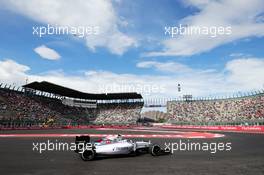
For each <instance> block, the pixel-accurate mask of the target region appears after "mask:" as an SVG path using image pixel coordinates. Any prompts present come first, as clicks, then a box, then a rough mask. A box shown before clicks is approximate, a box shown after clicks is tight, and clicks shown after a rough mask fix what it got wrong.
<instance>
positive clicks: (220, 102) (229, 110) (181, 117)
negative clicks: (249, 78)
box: [167, 91, 264, 124]
mask: <svg viewBox="0 0 264 175" xmlns="http://www.w3.org/2000/svg"><path fill="white" fill-rule="evenodd" d="M167 112H168V114H169V116H168V120H170V121H171V122H173V123H178V124H179V123H185V124H186V123H187V124H194V123H195V124H199V123H203V124H210V123H213V124H216V123H219V124H223V123H240V124H241V123H247V122H250V123H252V122H253V123H254V122H255V123H263V121H264V93H263V92H261V91H259V92H256V93H254V94H251V95H246V96H240V97H232V98H222V99H205V98H204V99H188V100H173V101H168V102H167Z"/></svg>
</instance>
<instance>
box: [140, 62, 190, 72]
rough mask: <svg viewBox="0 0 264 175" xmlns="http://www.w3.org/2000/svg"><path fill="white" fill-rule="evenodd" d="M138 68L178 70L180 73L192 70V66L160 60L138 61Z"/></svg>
mask: <svg viewBox="0 0 264 175" xmlns="http://www.w3.org/2000/svg"><path fill="white" fill-rule="evenodd" d="M137 67H138V68H155V69H156V70H158V71H161V72H169V73H171V72H178V73H184V72H190V71H192V69H191V68H189V67H188V66H186V65H184V64H181V63H177V62H165V63H162V62H158V61H143V62H139V63H137Z"/></svg>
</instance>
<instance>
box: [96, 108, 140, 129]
mask: <svg viewBox="0 0 264 175" xmlns="http://www.w3.org/2000/svg"><path fill="white" fill-rule="evenodd" d="M142 106H143V103H132V104H131V103H119V104H100V105H99V106H98V113H97V117H96V119H95V121H94V122H95V123H124V124H125V123H133V124H135V123H136V122H137V120H138V119H139V118H140V113H141V109H142Z"/></svg>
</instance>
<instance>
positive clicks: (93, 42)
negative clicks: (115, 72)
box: [0, 0, 137, 55]
mask: <svg viewBox="0 0 264 175" xmlns="http://www.w3.org/2000/svg"><path fill="white" fill-rule="evenodd" d="M0 5H2V6H4V7H6V8H7V9H9V10H12V11H14V12H16V13H20V14H22V15H25V16H27V17H29V18H31V19H33V20H35V21H37V22H41V23H44V24H51V25H58V26H69V27H76V28H78V27H80V26H87V27H89V26H90V27H99V35H87V36H86V39H85V43H86V45H87V47H88V48H90V49H91V50H93V51H95V49H96V47H105V48H107V49H109V50H110V52H112V53H114V54H119V55H121V54H123V53H124V52H125V51H126V50H127V49H128V48H129V47H134V46H136V45H137V41H136V39H135V38H133V37H131V36H128V35H126V34H124V33H122V32H121V31H120V30H119V24H121V23H122V20H121V19H119V18H118V16H117V14H116V13H115V10H114V8H113V6H112V2H111V1H110V0H96V1H94V0H86V1H83V0H64V1H60V0H58V1H54V0H45V1H39V0H24V1H23V2H22V1H17V0H8V1H7V0H4V1H1V2H0Z"/></svg>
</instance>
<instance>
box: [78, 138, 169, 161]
mask: <svg viewBox="0 0 264 175" xmlns="http://www.w3.org/2000/svg"><path fill="white" fill-rule="evenodd" d="M75 144H76V150H75V152H76V153H78V154H79V155H80V157H81V159H82V160H84V161H88V160H93V159H95V158H96V157H109V156H117V155H127V156H129V155H139V154H143V153H150V154H151V155H152V156H159V155H165V154H169V153H170V151H169V150H163V149H161V147H160V146H158V145H155V144H152V143H151V142H150V141H149V142H145V141H135V142H134V141H132V140H127V139H123V138H122V136H121V135H115V136H108V137H104V138H102V139H100V140H97V141H94V142H91V141H90V136H76V139H75Z"/></svg>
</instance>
